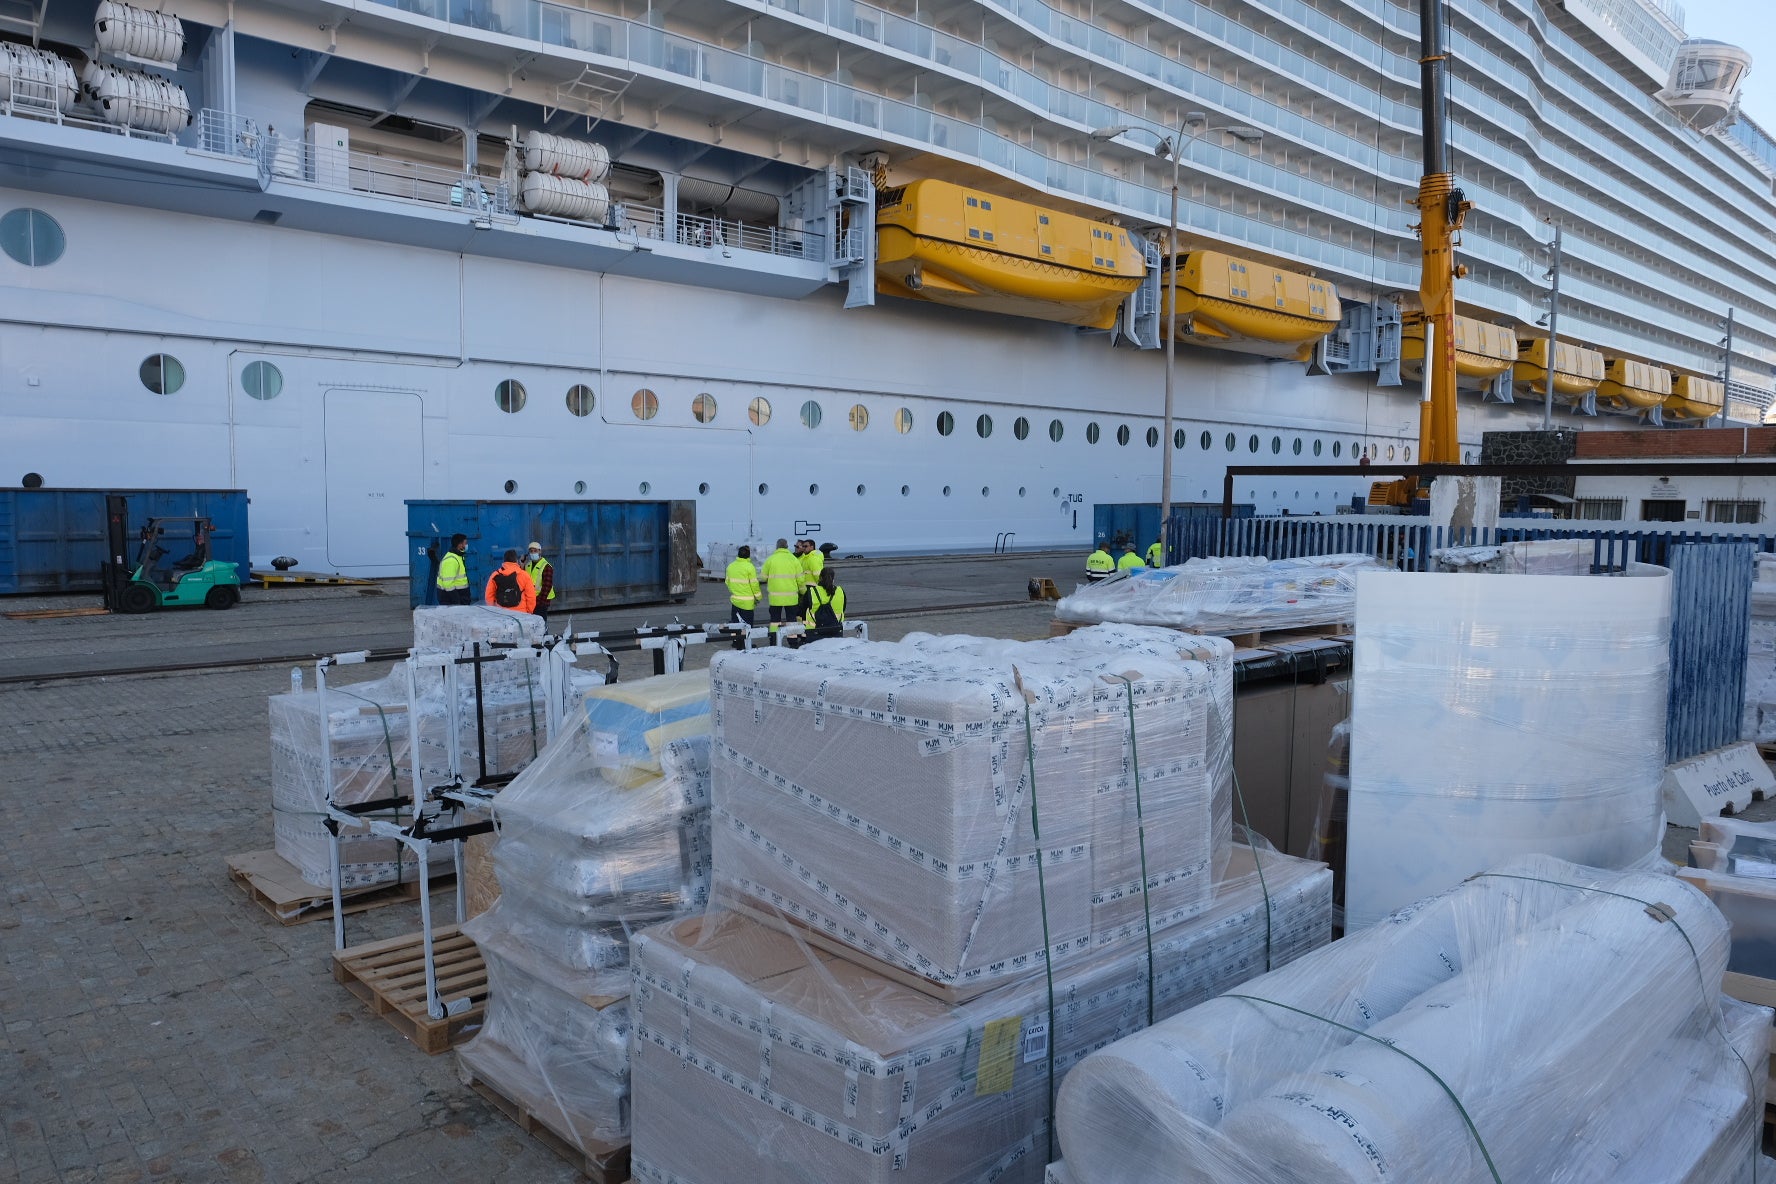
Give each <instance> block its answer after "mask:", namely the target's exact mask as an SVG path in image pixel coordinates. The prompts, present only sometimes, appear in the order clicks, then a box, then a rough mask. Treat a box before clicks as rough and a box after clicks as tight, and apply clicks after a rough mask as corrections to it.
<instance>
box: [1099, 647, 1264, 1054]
mask: <svg viewBox="0 0 1776 1184" xmlns="http://www.w3.org/2000/svg"><path fill="white" fill-rule="evenodd" d="M1117 677H1119V678H1121V679H1122V689H1123V692H1124V694H1125V695H1126V696H1127V699H1128V717H1129V763H1130V764H1131V765H1132V766H1134V770H1135V836H1136V838H1137V840H1138V841H1139V843H1140V849H1141V919H1142V923H1143V927H1144V928H1145V930H1146V935H1147V1026H1148V1027H1150V1028H1151V1027H1152V1026H1153V990H1154V979H1155V978H1156V977H1157V976H1158V974H1159V964H1158V963H1156V962H1155V961H1154V960H1153V898H1152V897H1151V896H1150V895H1149V894H1148V892H1147V883H1148V881H1147V821H1146V819H1145V818H1144V817H1143V816H1142V814H1141V750H1140V748H1139V747H1138V746H1137V745H1136V744H1135V684H1134V683H1132V682H1130V681H1129V678H1128V676H1127V675H1126V674H1124V675H1118V676H1117ZM1266 948H1267V949H1268V948H1269V947H1268V944H1267V946H1266Z"/></svg>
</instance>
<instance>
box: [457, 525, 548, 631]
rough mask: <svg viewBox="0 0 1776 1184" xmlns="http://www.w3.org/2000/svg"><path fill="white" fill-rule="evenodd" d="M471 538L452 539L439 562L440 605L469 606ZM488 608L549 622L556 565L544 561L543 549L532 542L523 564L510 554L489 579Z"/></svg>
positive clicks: (459, 536) (464, 536) (486, 593)
mask: <svg viewBox="0 0 1776 1184" xmlns="http://www.w3.org/2000/svg"><path fill="white" fill-rule="evenodd" d="M468 549H469V536H468V535H466V534H453V535H451V536H450V550H448V551H446V552H445V553H444V558H443V559H441V560H439V561H438V576H437V584H438V603H439V604H469V603H471V601H470V599H469V568H468V564H467V562H466V561H465V560H464V559H463V556H464V555H465V554H466V553H467V552H468ZM483 597H484V599H485V600H486V601H487V603H488V604H491V605H493V606H494V607H496V608H509V609H512V610H514V611H515V612H521V613H531V614H533V615H535V616H539V617H543V618H547V617H548V615H549V608H550V606H551V605H552V604H553V603H554V600H555V565H554V564H552V563H550V562H549V561H548V560H547V559H545V558H544V557H543V545H542V544H541V543H538V542H532V543H531V544H530V547H529V548H528V549H527V550H526V552H525V555H524V558H523V560H522V561H520V560H519V558H518V552H517V551H515V550H510V551H507V552H506V555H505V562H504V563H502V564H500V565H499V567H498V568H497V569H496V570H495V571H494V573H493V574H492V575H491V576H488V577H487V588H486V591H485V593H484V594H483Z"/></svg>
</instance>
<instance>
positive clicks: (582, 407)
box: [567, 382, 598, 416]
mask: <svg viewBox="0 0 1776 1184" xmlns="http://www.w3.org/2000/svg"><path fill="white" fill-rule="evenodd" d="M596 406H598V396H597V395H595V394H593V393H592V388H591V387H589V386H587V385H586V384H585V383H583V382H577V383H575V384H574V385H573V386H570V387H568V388H567V412H568V414H569V415H580V416H585V415H591V414H592V408H594V407H596Z"/></svg>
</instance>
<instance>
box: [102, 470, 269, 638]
mask: <svg viewBox="0 0 1776 1184" xmlns="http://www.w3.org/2000/svg"><path fill="white" fill-rule="evenodd" d="M105 500H106V502H107V506H106V510H107V514H106V517H107V518H108V519H109V529H108V531H107V534H108V538H109V542H110V554H111V558H110V560H109V561H108V562H107V563H106V564H105V570H104V588H105V607H106V608H108V609H110V610H111V611H112V612H114V613H132V614H133V613H147V612H153V611H154V610H155V609H158V608H196V607H198V606H199V605H201V606H203V607H204V608H213V609H225V608H233V607H234V606H235V605H237V604H239V603H240V598H241V595H240V568H238V567H236V566H235V565H234V564H232V563H227V562H224V561H223V560H220V559H212V558H210V534H211V532H213V531H214V530H215V524H214V523H213V522H212V521H211V520H210V519H208V518H196V517H193V518H150V519H148V522H147V524H146V525H144V526H143V527H142V530H141V534H140V536H139V545H138V549H137V551H136V559H135V563H134V564H130V563H129V562H127V560H126V552H127V551H128V549H129V547H128V533H129V531H128V511H127V509H126V507H125V504H124V499H123V498H121V497H110V498H107V499H105Z"/></svg>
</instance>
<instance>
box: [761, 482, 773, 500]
mask: <svg viewBox="0 0 1776 1184" xmlns="http://www.w3.org/2000/svg"><path fill="white" fill-rule="evenodd" d="M770 492H771V487H770V486H769V485H766V484H765V483H764V482H763V481H760V482H759V496H760V497H763V496H764V495H765V494H767V493H770Z"/></svg>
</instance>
